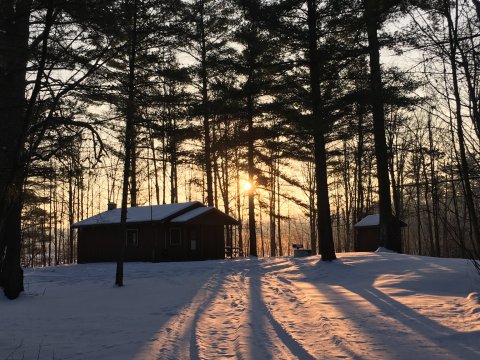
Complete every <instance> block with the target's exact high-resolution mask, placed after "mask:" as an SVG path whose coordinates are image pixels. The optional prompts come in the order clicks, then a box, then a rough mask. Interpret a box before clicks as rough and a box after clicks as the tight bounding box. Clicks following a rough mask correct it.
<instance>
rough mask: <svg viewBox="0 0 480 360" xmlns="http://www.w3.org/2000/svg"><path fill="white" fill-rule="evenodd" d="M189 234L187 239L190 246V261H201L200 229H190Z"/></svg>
mask: <svg viewBox="0 0 480 360" xmlns="http://www.w3.org/2000/svg"><path fill="white" fill-rule="evenodd" d="M187 232H188V235H187V239H188V242H189V244H188V245H189V246H190V254H189V255H190V256H189V257H190V259H193V260H196V259H199V258H200V254H201V251H200V249H201V247H200V246H201V244H200V235H201V233H200V229H198V228H196V227H193V228H189V229H188V230H187Z"/></svg>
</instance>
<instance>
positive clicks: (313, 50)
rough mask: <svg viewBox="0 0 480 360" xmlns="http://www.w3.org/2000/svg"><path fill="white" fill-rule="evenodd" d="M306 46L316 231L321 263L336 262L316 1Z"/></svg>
mask: <svg viewBox="0 0 480 360" xmlns="http://www.w3.org/2000/svg"><path fill="white" fill-rule="evenodd" d="M307 7H308V14H307V15H308V19H307V21H308V43H309V51H308V57H309V59H308V60H309V68H310V97H311V103H312V114H313V119H314V126H315V130H314V135H313V141H314V157H315V160H314V161H315V176H316V185H317V186H316V187H317V213H318V216H317V231H318V240H319V250H320V254H321V255H322V260H327V261H331V260H334V259H336V255H335V246H334V243H333V233H332V222H331V216H330V203H329V198H328V177H327V154H326V149H325V138H324V136H325V135H324V132H325V129H326V124H325V121H326V119H325V118H324V117H323V116H322V110H321V92H320V73H319V59H318V49H317V4H316V0H308V1H307Z"/></svg>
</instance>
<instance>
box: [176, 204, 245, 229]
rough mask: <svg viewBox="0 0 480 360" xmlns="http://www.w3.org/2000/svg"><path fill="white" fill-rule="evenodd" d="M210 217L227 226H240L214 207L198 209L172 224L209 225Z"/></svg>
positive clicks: (183, 215) (177, 218)
mask: <svg viewBox="0 0 480 360" xmlns="http://www.w3.org/2000/svg"><path fill="white" fill-rule="evenodd" d="M208 217H210V218H212V217H213V218H214V219H215V220H214V221H215V222H218V223H220V222H222V223H223V224H225V225H238V221H237V220H236V219H234V218H233V217H231V216H230V215H227V214H225V213H224V212H222V211H220V210H218V209H217V208H215V207H213V206H205V207H198V208H196V209H192V210H189V211H188V212H186V213H183V214H182V215H180V216H177V217H175V218H173V219H172V220H170V222H172V223H176V224H178V223H182V224H185V223H208V219H207V218H208Z"/></svg>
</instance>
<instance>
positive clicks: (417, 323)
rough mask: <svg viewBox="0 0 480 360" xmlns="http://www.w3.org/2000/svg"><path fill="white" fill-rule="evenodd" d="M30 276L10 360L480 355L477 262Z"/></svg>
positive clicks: (404, 259) (304, 263)
mask: <svg viewBox="0 0 480 360" xmlns="http://www.w3.org/2000/svg"><path fill="white" fill-rule="evenodd" d="M114 272H115V265H114V264H88V265H74V266H59V267H52V268H44V269H35V270H26V272H25V284H26V286H25V290H26V291H25V293H23V294H22V296H21V298H20V299H17V300H15V301H9V300H7V299H6V298H4V297H3V295H0V360H4V359H37V358H38V359H115V360H118V359H221V358H237V359H295V358H299V359H336V358H337V359H341V358H346V359H407V358H408V359H480V305H479V298H478V291H479V289H480V277H479V276H478V275H477V274H476V273H475V271H474V269H473V266H472V265H471V264H470V263H469V262H468V261H466V260H459V259H438V258H429V257H418V256H407V255H398V254H392V253H349V254H339V260H337V261H335V262H332V263H324V262H321V261H319V258H318V257H308V258H301V259H300V258H286V257H283V258H273V259H258V260H257V259H240V260H224V261H204V262H182V263H158V264H151V263H127V264H126V266H125V284H126V286H124V287H123V288H116V287H114V286H113V285H112V284H113V282H114Z"/></svg>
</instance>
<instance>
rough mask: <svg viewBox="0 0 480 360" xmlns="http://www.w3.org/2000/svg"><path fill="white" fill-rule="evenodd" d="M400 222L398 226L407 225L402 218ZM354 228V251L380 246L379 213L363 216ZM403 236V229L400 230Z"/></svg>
mask: <svg viewBox="0 0 480 360" xmlns="http://www.w3.org/2000/svg"><path fill="white" fill-rule="evenodd" d="M398 221H399V222H400V227H401V228H404V227H406V226H407V224H406V223H405V222H403V221H402V220H398ZM353 227H354V228H355V243H354V250H355V251H375V250H377V249H378V247H379V246H380V243H379V238H380V215H379V214H372V215H367V216H365V217H364V218H363V219H362V220H360V221H359V222H357V223H356V224H355V225H354V226H353ZM402 236H403V230H402Z"/></svg>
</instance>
